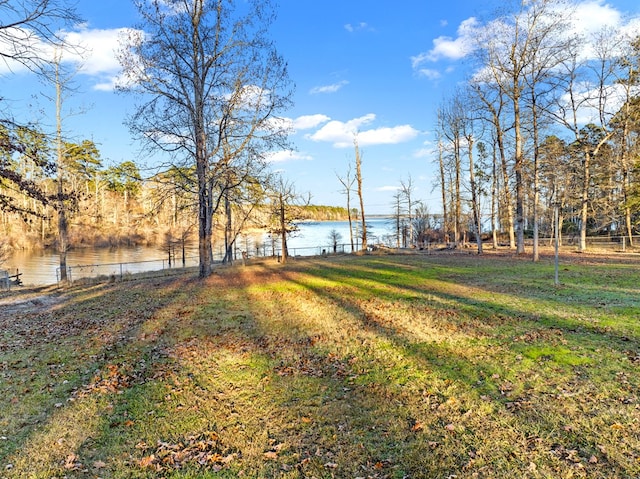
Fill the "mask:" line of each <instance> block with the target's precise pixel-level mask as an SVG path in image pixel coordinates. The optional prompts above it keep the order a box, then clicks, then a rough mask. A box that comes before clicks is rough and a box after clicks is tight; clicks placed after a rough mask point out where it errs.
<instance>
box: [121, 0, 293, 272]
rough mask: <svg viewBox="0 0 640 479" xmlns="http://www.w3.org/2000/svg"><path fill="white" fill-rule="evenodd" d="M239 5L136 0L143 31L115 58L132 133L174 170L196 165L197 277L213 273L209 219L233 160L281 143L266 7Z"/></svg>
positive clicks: (255, 158) (275, 62) (277, 75)
mask: <svg viewBox="0 0 640 479" xmlns="http://www.w3.org/2000/svg"><path fill="white" fill-rule="evenodd" d="M237 3H238V5H236V2H234V1H232V0H211V1H205V0H171V1H166V0H136V1H135V5H136V7H137V9H138V12H139V13H140V15H141V18H142V22H141V25H140V29H139V30H137V31H132V32H131V35H130V36H129V38H128V39H127V42H126V47H125V48H124V49H123V51H122V52H121V54H120V60H121V63H122V65H123V70H124V80H123V84H122V85H121V89H123V90H124V91H132V92H137V93H139V94H141V97H140V98H141V100H142V101H141V103H140V104H138V105H137V109H136V111H135V113H134V114H133V115H132V117H131V118H130V122H129V124H130V127H131V129H132V131H133V132H134V133H136V134H137V135H138V136H139V137H140V138H141V139H142V140H143V141H144V142H145V143H146V144H147V145H148V146H149V147H150V149H151V150H153V151H160V152H164V153H166V154H167V155H169V157H170V158H171V162H172V163H173V164H174V165H180V166H184V165H192V166H195V175H196V179H197V181H196V189H197V197H198V225H199V227H198V238H199V247H198V251H199V263H200V267H199V276H200V277H206V276H208V275H210V274H211V267H212V265H211V257H212V254H211V251H212V250H211V248H212V245H211V242H212V225H213V216H214V214H215V213H216V212H217V211H218V209H219V208H220V207H221V205H222V203H223V199H224V197H225V192H226V191H227V190H228V188H230V187H232V186H227V180H228V178H229V175H228V171H229V170H234V169H235V168H236V164H237V163H238V162H241V163H244V162H247V161H249V162H252V163H254V164H260V163H263V162H264V157H265V155H266V154H267V153H268V152H269V150H271V149H272V148H274V147H279V148H282V147H283V146H284V143H285V140H286V129H285V127H284V125H285V123H284V122H281V121H276V120H277V118H276V115H277V114H278V112H280V111H282V110H284V109H285V108H286V107H287V106H288V105H289V103H290V95H291V91H290V82H289V78H288V74H287V68H286V64H285V62H284V61H283V59H282V58H281V57H280V56H279V55H278V54H277V52H276V50H275V48H274V45H273V44H272V42H271V41H270V40H269V39H268V36H267V29H268V27H269V25H270V24H271V22H272V21H273V19H274V13H273V9H272V6H271V2H269V1H258V0H249V1H248V2H242V5H240V2H237ZM143 31H144V33H143ZM238 177H239V178H240V177H242V175H239V176H238Z"/></svg>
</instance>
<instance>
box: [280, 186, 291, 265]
mask: <svg viewBox="0 0 640 479" xmlns="http://www.w3.org/2000/svg"><path fill="white" fill-rule="evenodd" d="M279 200H280V239H281V241H282V263H283V264H284V263H286V262H287V258H288V257H289V250H288V248H287V221H286V215H285V208H284V197H283V195H282V193H280V197H279Z"/></svg>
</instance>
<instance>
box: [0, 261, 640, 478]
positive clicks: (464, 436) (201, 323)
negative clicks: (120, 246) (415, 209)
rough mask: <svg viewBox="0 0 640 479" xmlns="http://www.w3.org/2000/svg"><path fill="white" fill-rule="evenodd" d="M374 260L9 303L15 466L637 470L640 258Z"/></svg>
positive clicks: (254, 270) (57, 470)
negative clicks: (557, 270) (555, 262)
mask: <svg viewBox="0 0 640 479" xmlns="http://www.w3.org/2000/svg"><path fill="white" fill-rule="evenodd" d="M553 279H554V268H553V261H552V259H551V258H548V257H546V258H544V257H543V259H542V260H541V261H540V262H539V263H532V262H531V261H530V260H529V259H527V258H517V257H514V256H513V255H511V254H495V253H488V254H486V255H483V256H477V255H474V254H466V253H465V254H460V253H456V254H444V253H442V254H434V255H420V254H407V255H383V254H380V255H364V256H337V257H329V258H317V259H306V260H295V261H291V262H289V263H288V264H287V265H285V266H283V265H279V264H277V263H272V262H267V261H264V262H259V263H254V264H250V265H248V266H246V267H242V266H236V267H233V268H228V269H224V270H221V271H219V272H218V273H216V274H215V275H214V276H213V277H211V278H209V279H207V280H205V281H199V280H196V279H195V278H193V277H192V276H182V277H173V278H155V279H141V280H137V281H127V282H120V283H110V284H94V285H78V286H73V287H70V288H68V289H56V288H48V289H43V290H38V291H31V292H27V291H25V292H21V293H17V292H16V291H15V290H14V291H12V292H10V293H6V292H5V293H2V295H3V296H2V297H0V478H5V477H6V478H23V477H25V478H26V477H28V478H51V477H58V478H63V477H67V478H151V477H165V478H196V477H198V478H201V477H205V478H206V477H212V478H213V477H216V478H240V477H243V478H318V479H320V478H332V477H336V478H397V479H401V478H453V477H455V478H570V477H585V478H633V477H640V397H639V396H640V374H639V372H640V371H639V369H640V257H638V256H637V255H632V254H630V255H624V256H622V255H618V256H598V255H589V254H582V255H579V254H575V253H573V254H567V255H564V256H563V258H562V261H561V269H560V281H561V285H560V286H554V281H553Z"/></svg>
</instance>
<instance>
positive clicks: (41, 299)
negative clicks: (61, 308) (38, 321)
mask: <svg viewBox="0 0 640 479" xmlns="http://www.w3.org/2000/svg"><path fill="white" fill-rule="evenodd" d="M63 301H64V296H61V295H59V294H55V293H54V292H53V291H51V290H47V289H38V290H18V291H10V292H8V293H5V294H3V295H2V296H0V318H1V319H5V318H7V319H8V317H10V316H12V315H15V314H18V313H41V312H44V311H47V310H48V309H50V308H51V307H52V306H55V305H57V304H59V303H61V302H63Z"/></svg>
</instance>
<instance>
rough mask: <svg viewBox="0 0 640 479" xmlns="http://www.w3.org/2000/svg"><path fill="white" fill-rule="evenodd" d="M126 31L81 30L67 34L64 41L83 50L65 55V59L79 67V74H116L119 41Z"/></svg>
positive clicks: (118, 29)
mask: <svg viewBox="0 0 640 479" xmlns="http://www.w3.org/2000/svg"><path fill="white" fill-rule="evenodd" d="M127 31H128V29H125V28H117V29H110V30H102V29H88V28H82V29H81V30H78V31H75V32H68V33H67V34H66V35H65V40H66V41H67V42H69V43H70V44H72V45H80V47H81V48H82V49H84V50H85V52H84V54H83V51H80V52H78V53H73V52H70V53H67V54H65V58H66V59H67V60H69V61H73V62H75V63H78V64H79V65H80V72H81V73H84V74H86V75H92V76H99V75H103V74H105V73H108V74H116V73H117V72H119V71H120V63H119V62H118V58H117V56H116V51H117V49H118V46H119V39H120V38H121V36H122V35H123V34H126V32H127Z"/></svg>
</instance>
